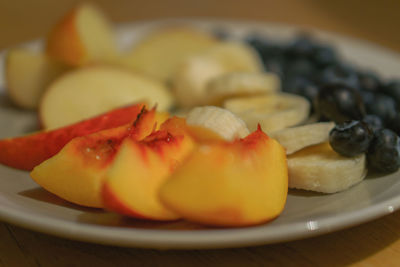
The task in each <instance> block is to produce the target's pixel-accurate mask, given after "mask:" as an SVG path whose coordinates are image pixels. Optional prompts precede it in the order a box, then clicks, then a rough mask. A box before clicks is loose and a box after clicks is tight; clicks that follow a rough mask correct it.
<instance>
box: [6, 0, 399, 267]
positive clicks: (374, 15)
mask: <svg viewBox="0 0 400 267" xmlns="http://www.w3.org/2000/svg"><path fill="white" fill-rule="evenodd" d="M76 2H79V1H68V0H60V1H51V0H40V1H26V0H25V1H23V0H15V1H0V33H1V34H0V49H2V48H5V47H9V46H12V45H15V44H18V43H19V42H22V41H27V40H30V39H33V38H37V37H41V36H44V35H45V34H46V32H48V30H49V29H50V28H51V25H53V24H54V22H55V21H56V20H57V19H58V18H59V17H60V16H61V15H62V14H63V13H64V12H65V11H66V10H68V9H69V8H70V7H72V6H73V5H74V4H75V3H76ZM94 2H97V3H98V4H99V5H100V6H101V7H102V8H103V9H104V10H106V12H107V13H108V14H110V16H111V18H112V19H113V20H114V21H115V22H122V21H135V20H142V19H152V18H164V17H194V16H195V17H216V18H237V19H251V20H261V21H275V22H284V23H292V24H298V25H300V26H307V27H314V28H319V29H323V30H328V31H333V32H338V33H341V34H345V35H351V36H355V37H357V38H362V39H366V40H369V41H373V42H376V43H378V44H380V45H383V46H386V47H388V48H391V49H394V50H397V51H400V35H399V34H398V28H399V26H400V19H399V18H398V16H397V13H398V10H400V1H396V0H393V1H390V0H383V1H363V2H362V1H344V0H339V1H317V0H304V1H297V0H282V1H273V0H265V1H262V0H246V1H226V0H223V1H211V0H203V1H179V0H167V1H159V2H154V1H153V2H150V1H127V0H125V1H124V0H118V1H113V2H112V3H111V1H106V0H98V1H94ZM360 3H363V5H362V7H361V5H360ZM0 237H1V238H0V266H7V267H8V266H80V265H91V266H136V265H137V266H147V265H149V266H188V265H191V266H204V265H211V266H221V265H229V266H263V265H272V266H274V265H278V266H343V265H356V266H399V265H400V211H397V212H394V213H392V214H390V215H387V216H385V217H383V218H380V219H377V220H374V221H371V222H368V223H365V224H362V225H359V226H356V227H353V228H350V229H346V230H342V231H338V232H335V233H330V234H327V235H323V236H319V237H314V238H309V239H305V240H299V241H294V242H287V243H282V244H275V245H265V246H258V247H249V248H238V249H222V250H191V251H174V250H171V251H158V250H144V249H133V248H119V247H112V246H103V245H96V244H89V243H84V242H78V241H71V240H66V239H61V238H57V237H53V236H49V235H45V234H41V233H36V232H33V231H30V230H26V229H22V228H20V227H16V226H13V225H10V224H7V223H4V222H0Z"/></svg>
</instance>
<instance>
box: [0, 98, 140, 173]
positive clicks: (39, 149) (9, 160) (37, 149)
mask: <svg viewBox="0 0 400 267" xmlns="http://www.w3.org/2000/svg"><path fill="white" fill-rule="evenodd" d="M143 106H144V105H143V104H136V105H131V106H127V107H122V108H118V109H115V110H112V111H110V112H107V113H105V114H102V115H99V116H97V117H94V118H90V119H88V120H85V121H81V122H78V123H76V124H72V125H69V126H66V127H63V128H59V129H55V130H52V131H48V132H38V133H34V134H30V135H26V136H21V137H15V138H8V139H3V140H0V163H1V164H4V165H7V166H10V167H13V168H16V169H21V170H27V171H30V170H32V169H33V168H34V167H35V166H36V165H38V164H40V163H41V162H43V161H44V160H46V159H48V158H50V157H52V156H54V155H55V154H57V152H58V151H60V150H61V148H63V146H64V145H65V144H67V143H68V142H69V141H70V140H72V139H73V138H75V137H78V136H84V135H88V134H91V133H94V132H97V131H100V130H105V129H109V128H114V127H117V126H121V125H124V124H126V123H129V122H131V121H133V120H135V118H136V117H137V116H138V114H139V113H140V110H141V109H142V108H143Z"/></svg>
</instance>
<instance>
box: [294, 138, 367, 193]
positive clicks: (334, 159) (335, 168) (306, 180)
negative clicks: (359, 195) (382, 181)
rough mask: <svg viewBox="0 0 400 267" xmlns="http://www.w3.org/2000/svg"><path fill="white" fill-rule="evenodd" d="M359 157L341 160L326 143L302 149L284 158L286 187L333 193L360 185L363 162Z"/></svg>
mask: <svg viewBox="0 0 400 267" xmlns="http://www.w3.org/2000/svg"><path fill="white" fill-rule="evenodd" d="M365 158H366V157H365V155H364V154H361V155H359V156H356V157H352V158H349V157H343V156H341V155H339V154H338V153H336V152H335V151H334V150H333V149H332V148H331V146H330V145H329V142H325V143H322V144H318V145H314V146H310V147H307V148H304V149H302V150H300V151H298V152H296V153H294V154H292V155H289V156H288V158H287V162H288V171H289V188H297V189H305V190H311V191H316V192H321V193H335V192H339V191H343V190H345V189H348V188H349V187H351V186H353V185H355V184H357V183H359V182H361V181H362V180H363V179H364V178H365V176H366V174H367V169H366V159H365Z"/></svg>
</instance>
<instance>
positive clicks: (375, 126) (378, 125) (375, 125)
mask: <svg viewBox="0 0 400 267" xmlns="http://www.w3.org/2000/svg"><path fill="white" fill-rule="evenodd" d="M363 121H364V122H365V123H367V124H368V126H369V128H370V129H371V130H372V131H373V132H376V131H378V130H380V129H382V128H383V122H382V120H381V118H380V117H378V116H376V115H373V114H367V115H366V116H365V117H364V119H363Z"/></svg>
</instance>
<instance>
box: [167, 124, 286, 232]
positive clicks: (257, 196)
mask: <svg viewBox="0 0 400 267" xmlns="http://www.w3.org/2000/svg"><path fill="white" fill-rule="evenodd" d="M287 190H288V170H287V164H286V155H285V150H284V148H283V147H282V146H281V145H280V144H279V143H278V142H277V141H275V140H274V139H271V138H269V137H268V136H267V135H266V134H265V133H263V132H262V131H261V129H260V128H259V129H258V130H256V131H255V132H253V133H252V134H250V135H248V136H247V137H246V138H244V139H239V140H236V141H233V142H231V143H228V142H219V143H212V144H203V145H201V146H199V148H198V149H196V150H195V151H194V152H193V153H192V154H190V155H189V156H188V157H187V159H186V160H185V162H184V163H183V164H181V165H180V166H179V167H178V168H177V169H176V170H175V172H174V173H173V174H172V175H171V177H170V178H169V179H168V180H167V181H166V182H165V184H164V185H162V186H161V188H160V192H159V197H160V200H161V202H162V203H163V204H164V205H165V206H166V207H168V208H169V209H170V210H172V211H174V212H175V213H177V214H179V215H181V216H182V217H183V218H185V219H187V220H190V221H194V222H199V223H203V224H206V225H216V226H246V225H253V224H259V223H263V222H266V221H269V220H272V219H274V218H275V217H277V216H278V215H279V214H280V213H281V212H282V210H283V208H284V205H285V202H286V197H287Z"/></svg>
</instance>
